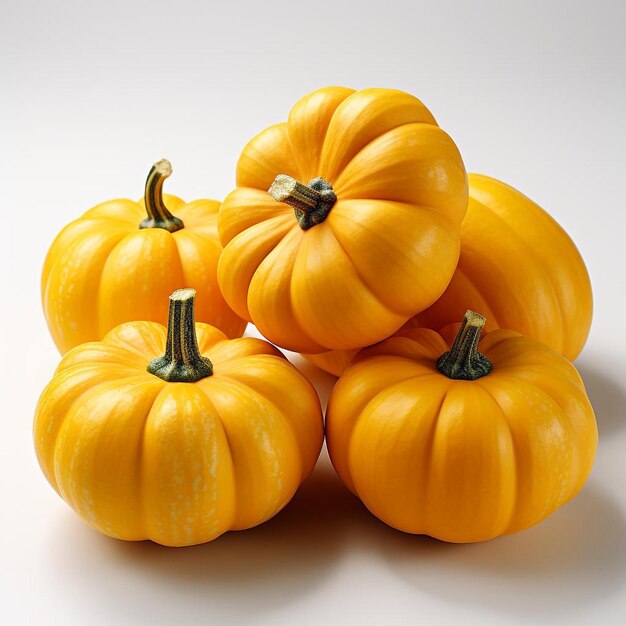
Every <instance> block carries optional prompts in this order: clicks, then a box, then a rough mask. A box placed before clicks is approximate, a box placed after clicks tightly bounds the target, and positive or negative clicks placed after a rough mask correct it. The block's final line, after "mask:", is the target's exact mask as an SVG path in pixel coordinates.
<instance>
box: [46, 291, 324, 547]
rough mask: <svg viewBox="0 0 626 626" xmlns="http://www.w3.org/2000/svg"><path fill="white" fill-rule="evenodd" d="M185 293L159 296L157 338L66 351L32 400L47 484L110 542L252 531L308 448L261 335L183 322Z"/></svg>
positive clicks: (284, 498) (294, 478) (306, 391)
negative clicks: (162, 311) (166, 309)
mask: <svg viewBox="0 0 626 626" xmlns="http://www.w3.org/2000/svg"><path fill="white" fill-rule="evenodd" d="M193 296H194V291H193V290H192V289H184V290H178V291H177V292H175V293H174V294H173V295H172V296H171V302H170V320H169V328H168V330H167V331H166V329H165V328H164V327H163V326H161V325H160V324H157V323H155V322H128V323H126V324H122V325H121V326H118V327H116V328H115V329H113V330H112V331H110V332H109V333H108V334H107V335H106V336H105V337H104V339H103V340H102V341H99V342H91V343H85V344H82V345H80V346H78V347H76V348H74V349H73V350H71V351H70V352H68V353H67V354H66V355H65V356H64V357H63V359H62V361H61V364H60V365H59V367H58V369H57V372H56V374H55V375H54V378H53V379H52V381H51V382H50V384H49V385H48V386H47V387H46V389H45V391H44V392H43V394H42V396H41V398H40V400H39V404H38V406H37V412H36V417H35V424H34V439H35V448H36V451H37V456H38V459H39V463H40V465H41V468H42V470H43V472H44V474H45V476H46V478H47V479H48V481H49V482H50V484H51V485H52V486H53V487H54V488H55V489H56V491H57V492H58V493H59V494H60V495H61V496H62V497H63V498H64V499H65V500H66V501H67V502H68V504H69V505H70V506H71V507H72V508H73V509H74V510H75V511H76V512H77V513H78V515H79V516H80V517H81V518H82V519H83V520H84V521H86V522H87V523H88V524H90V525H91V526H93V527H94V528H96V529H98V530H99V531H101V532H102V533H104V534H106V535H109V536H111V537H116V538H119V539H126V540H142V539H151V540H153V541H155V542H158V543H161V544H164V545H168V546H184V545H191V544H196V543H201V542H206V541H210V540H212V539H214V538H216V537H217V536H219V535H221V534H222V533H224V532H225V531H227V530H238V529H243V528H250V527H251V526H256V525H257V524H260V523H262V522H264V521H265V520H267V519H269V518H270V517H272V516H273V515H274V514H275V513H277V512H278V511H279V510H280V509H281V508H282V507H283V506H284V505H285V504H286V503H287V502H288V501H289V500H290V498H291V497H292V496H293V494H294V493H295V491H296V489H297V488H298V486H299V485H300V483H301V482H302V481H303V480H304V479H305V478H306V477H307V476H308V475H309V473H310V472H311V471H312V469H313V467H314V465H315V461H316V459H317V457H318V454H319V452H320V448H321V445H322V440H323V425H322V413H321V407H320V403H319V398H318V396H317V394H316V393H315V390H314V389H313V387H312V386H311V385H310V383H309V382H308V381H307V380H306V379H305V378H304V377H303V376H302V375H301V374H300V373H299V372H298V370H297V369H296V368H295V367H293V366H292V365H291V364H290V363H289V362H288V361H287V360H286V359H285V358H284V357H283V356H282V354H281V353H280V352H279V351H278V350H277V349H276V348H274V347H273V346H271V345H270V344H269V343H267V342H265V341H262V340H260V339H253V338H241V339H228V338H227V337H226V336H225V335H224V334H223V333H222V332H221V331H220V330H218V329H216V328H214V327H212V326H209V325H207V324H201V323H198V324H196V325H195V327H194V318H193ZM196 333H197V339H196ZM161 355H163V356H161Z"/></svg>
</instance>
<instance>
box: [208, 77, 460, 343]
mask: <svg viewBox="0 0 626 626" xmlns="http://www.w3.org/2000/svg"><path fill="white" fill-rule="evenodd" d="M268 190H269V191H268ZM466 209H467V176H466V173H465V168H464V166H463V161H462V159H461V156H460V154H459V151H458V150H457V148H456V146H455V144H454V143H453V141H452V140H451V139H450V137H449V136H448V135H447V134H446V133H445V132H444V131H443V130H441V128H439V126H438V125H437V124H436V122H435V120H434V118H433V116H432V114H431V113H430V112H429V110H428V109H427V108H426V107H425V106H424V105H423V104H422V103H421V102H420V101H419V100H418V99H417V98H415V97H413V96H411V95H409V94H407V93H404V92H401V91H396V90H392V89H364V90H362V91H354V90H352V89H347V88H344V87H327V88H324V89H319V90H317V91H314V92H313V93H310V94H309V95H307V96H305V97H304V98H302V99H301V100H300V101H299V102H298V103H297V104H296V105H295V106H294V107H293V109H292V110H291V112H290V114H289V119H288V121H287V122H284V123H281V124H277V125H275V126H271V127H269V128H267V129H266V130H265V131H263V132H262V133H260V134H259V135H257V136H256V137H255V138H254V139H252V141H250V143H249V144H248V145H247V146H246V147H245V148H244V150H243V153H242V154H241V157H240V159H239V163H238V165H237V189H236V190H235V191H233V192H232V193H231V194H230V195H229V196H228V197H227V198H226V199H225V201H224V203H223V204H222V207H221V208H220V212H219V219H218V228H219V233H220V238H221V241H222V244H223V245H224V252H223V254H222V256H221V258H220V261H219V267H218V278H219V284H220V287H221V289H222V293H223V294H224V298H225V299H226V301H227V302H228V304H229V305H230V306H231V307H232V308H233V309H234V310H235V311H236V312H237V313H238V314H239V315H240V316H241V317H243V318H245V319H247V320H249V321H252V322H254V324H256V326H257V328H258V329H259V330H260V331H261V332H262V333H263V335H265V336H266V337H267V338H268V339H270V340H271V341H273V342H274V343H276V344H277V345H280V346H282V347H285V348H288V349H290V350H297V351H301V352H311V353H319V352H323V351H326V350H329V349H352V348H357V347H361V346H365V345H369V344H371V343H372V342H375V341H378V340H380V339H383V338H384V337H387V336H389V335H390V334H391V333H392V332H394V331H395V330H397V329H398V328H399V327H400V326H402V324H403V323H404V322H406V321H407V319H409V318H410V317H411V316H413V315H415V314H416V313H417V312H419V311H421V310H423V309H425V308H426V307H428V306H430V305H431V304H432V303H433V302H434V301H435V300H436V299H437V298H438V297H439V296H440V295H441V294H442V293H443V291H444V290H445V288H446V286H447V285H448V283H449V281H450V279H451V277H452V274H453V272H454V269H455V267H456V263H457V260H458V255H459V245H460V243H459V229H460V224H461V221H462V219H463V216H464V215H465V211H466Z"/></svg>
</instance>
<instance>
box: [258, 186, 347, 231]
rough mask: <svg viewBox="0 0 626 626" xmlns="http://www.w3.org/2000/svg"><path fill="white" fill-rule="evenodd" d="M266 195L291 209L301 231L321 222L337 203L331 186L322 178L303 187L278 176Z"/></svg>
mask: <svg viewBox="0 0 626 626" xmlns="http://www.w3.org/2000/svg"><path fill="white" fill-rule="evenodd" d="M268 193H269V194H270V196H272V198H274V200H276V201H277V202H284V203H285V204H288V205H289V206H292V207H293V209H294V213H295V215H296V219H297V220H298V224H300V228H302V230H308V229H309V228H311V227H312V226H315V225H316V224H320V223H321V222H323V221H324V220H325V219H326V217H327V216H328V213H329V212H330V210H331V209H332V208H333V205H334V204H335V202H337V196H336V195H335V192H334V191H333V188H332V186H331V185H330V183H327V182H326V181H325V180H324V179H323V178H314V179H313V180H312V181H310V182H309V183H308V184H306V185H305V184H303V183H301V182H300V181H298V180H296V179H295V178H292V177H291V176H287V175H286V174H279V175H278V176H277V177H276V178H275V179H274V182H273V183H272V186H271V187H270V188H269V189H268Z"/></svg>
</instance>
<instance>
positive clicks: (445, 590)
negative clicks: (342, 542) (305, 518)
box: [385, 484, 626, 619]
mask: <svg viewBox="0 0 626 626" xmlns="http://www.w3.org/2000/svg"><path fill="white" fill-rule="evenodd" d="M385 555H386V557H387V559H388V563H389V565H390V566H391V567H392V568H393V569H394V570H395V571H396V572H397V574H398V575H399V576H400V577H401V578H402V579H404V580H405V581H407V582H408V583H410V584H411V585H413V586H414V587H415V589H416V590H419V591H420V592H424V591H427V592H430V593H433V594H437V595H439V596H441V597H443V598H445V599H446V601H450V602H456V603H461V604H479V605H482V606H484V607H487V608H490V609H491V610H493V611H496V612H502V613H503V614H508V615H517V616H525V617H527V618H531V619H540V618H549V617H550V616H553V615H557V614H558V615H563V614H567V613H568V612H575V611H576V609H577V608H578V607H580V606H581V605H586V604H590V603H594V602H597V601H598V600H600V599H602V598H603V597H605V596H608V595H611V594H613V593H615V592H616V591H617V590H618V589H619V588H620V587H622V586H623V585H624V584H625V580H626V521H625V519H624V516H623V514H622V513H621V511H620V509H619V508H618V507H617V506H616V505H615V504H614V503H613V502H612V501H611V499H610V498H609V497H608V496H607V495H606V494H605V493H604V492H602V491H601V490H600V489H599V488H598V487H597V486H595V485H593V484H589V485H587V487H586V488H585V489H584V490H583V492H582V493H581V494H580V495H579V496H578V497H577V498H576V499H575V500H574V501H572V502H571V503H569V504H568V505H566V506H565V507H564V508H562V509H561V510H560V511H558V512H557V513H555V514H554V515H553V516H552V517H550V518H548V519H547V520H545V521H544V522H542V523H541V524H538V525H537V526H535V527H533V528H531V529H528V530H526V531H523V532H521V533H518V534H516V535H511V536H508V537H501V538H499V539H494V540H492V541H489V542H486V543H480V544H466V545H455V544H448V543H443V542H440V541H437V540H435V539H430V538H427V537H415V536H410V535H405V534H402V533H400V532H398V533H397V537H396V539H395V541H393V542H391V541H390V542H389V545H388V549H386V550H385Z"/></svg>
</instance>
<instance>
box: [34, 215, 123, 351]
mask: <svg viewBox="0 0 626 626" xmlns="http://www.w3.org/2000/svg"><path fill="white" fill-rule="evenodd" d="M76 221H79V220H76ZM93 221H94V222H96V220H93ZM98 221H100V222H103V225H104V224H106V221H105V220H98ZM87 231H88V232H89V229H87ZM118 234H119V238H117V237H114V238H112V242H111V246H110V248H109V250H108V252H107V254H106V258H107V259H108V258H109V256H110V255H111V253H112V252H113V250H115V248H117V246H118V245H119V244H120V242H121V241H122V240H123V239H124V238H125V237H126V235H125V234H124V233H123V232H120V233H118ZM82 242H83V240H82V239H80V238H77V239H74V241H72V242H71V243H70V244H69V245H68V246H67V248H66V249H65V250H64V251H63V254H59V255H58V256H57V257H56V258H55V260H54V262H53V263H52V264H51V265H50V267H49V270H48V278H47V280H46V289H45V292H44V298H42V300H43V302H44V310H45V308H47V307H45V303H46V302H47V301H48V299H49V289H50V281H51V280H52V277H53V275H55V272H54V271H53V270H56V269H57V266H58V265H59V264H60V263H61V261H64V257H65V255H66V254H69V252H70V251H73V249H74V248H76V247H77V246H79V245H80V244H81V243H82ZM53 246H54V244H53ZM50 250H52V248H50ZM48 254H50V252H48ZM105 265H106V262H105V263H103V264H102V265H101V266H100V268H99V269H98V274H97V277H96V278H95V280H94V282H95V288H96V295H95V297H96V299H97V300H99V299H100V284H101V282H102V273H103V272H104V266H105ZM94 316H95V320H94V321H95V327H96V328H97V329H98V330H99V329H100V319H99V318H100V313H99V311H98V307H96V310H95V311H94ZM46 317H47V315H46ZM63 334H64V333H63V332H61V337H62V336H63ZM55 343H56V341H55ZM66 351H67V350H65V352H66Z"/></svg>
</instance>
